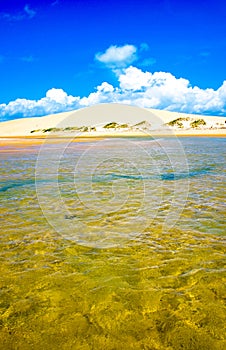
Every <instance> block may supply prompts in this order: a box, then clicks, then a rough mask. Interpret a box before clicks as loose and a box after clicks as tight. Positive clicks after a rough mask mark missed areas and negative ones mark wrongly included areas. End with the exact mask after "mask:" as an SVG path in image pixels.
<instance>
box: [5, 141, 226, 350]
mask: <svg viewBox="0 0 226 350" xmlns="http://www.w3.org/2000/svg"><path fill="white" fill-rule="evenodd" d="M96 142H98V141H96ZM134 142H140V143H142V147H143V148H144V149H145V151H150V150H152V153H150V152H149V153H148V154H149V157H150V154H151V158H150V162H151V163H150V162H149V163H148V164H147V162H145V161H144V160H145V156H144V158H142V157H140V158H139V167H138V166H137V164H135V163H133V164H132V162H130V163H128V162H127V163H126V162H122V157H121V155H122V153H120V152H122V151H121V149H120V151H118V154H120V156H119V158H118V160H117V161H115V162H112V161H108V160H107V159H106V160H103V162H102V163H100V161H99V160H100V158H101V157H103V155H104V154H106V152H111V150H112V148H111V147H110V146H109V149H108V148H107V147H105V149H104V150H103V147H99V149H98V147H96V148H95V152H91V153H90V159H89V162H88V163H87V159H88V158H87V157H88V155H87V154H86V158H85V159H84V162H82V161H81V156H82V155H83V154H84V152H85V151H86V150H87V147H88V146H89V144H88V143H79V144H76V143H74V144H73V145H69V146H68V147H67V150H66V151H65V152H64V155H63V157H62V158H61V162H60V166H59V167H58V174H57V182H58V185H59V186H58V188H59V191H60V195H61V199H62V201H63V203H64V205H65V207H66V208H67V212H65V209H64V208H63V207H61V206H59V203H58V202H57V200H56V199H57V195H56V193H53V190H52V189H53V188H55V187H54V182H56V177H55V176H53V175H54V174H52V173H50V172H48V171H46V172H43V176H42V177H41V176H39V177H38V178H37V182H38V184H37V186H39V188H42V189H43V193H44V194H45V196H46V197H44V198H45V200H46V206H47V209H46V210H47V211H48V213H52V215H53V217H51V218H50V221H51V220H57V221H56V222H57V225H61V227H62V230H63V228H64V227H69V228H70V229H71V231H72V233H73V235H76V239H74V240H73V239H71V238H72V237H73V235H71V237H69V238H70V239H67V238H68V237H66V236H65V235H64V234H61V230H59V231H58V232H56V230H54V229H53V227H51V226H50V225H49V224H48V222H47V221H46V219H45V218H44V216H43V213H42V210H41V208H40V205H39V202H38V200H37V194H36V189H35V164H36V159H37V154H38V147H33V148H32V147H31V148H29V149H26V148H25V149H24V150H23V149H20V152H12V151H11V150H10V149H8V150H7V149H6V148H5V149H2V151H4V152H2V153H1V170H0V175H1V178H0V220H1V233H0V235H1V248H0V249H1V250H0V252H1V255H0V257H1V264H0V270H1V274H0V288H1V289H0V312H1V318H0V325H1V328H0V339H1V344H0V349H4V350H5V349H21V350H24V349H76V350H77V349H111V350H114V349H122V350H124V349H153V350H155V349H156V350H157V349H162V350H168V349H169V350H174V349H186V350H194V349H197V350H206V349H211V350H212V349H213V350H215V349H216V350H218V349H222V350H223V349H224V348H225V341H224V339H225V334H224V331H223V330H224V324H225V309H224V300H225V299H224V298H225V288H224V283H223V282H224V278H225V269H224V267H225V260H224V257H225V256H224V251H225V245H224V244H225V240H224V238H225V236H224V234H225V211H226V210H225V209H226V208H225V168H224V164H225V158H224V157H225V154H224V150H225V139H214V138H211V139H208V138H185V139H181V143H182V145H183V147H184V149H185V152H186V157H187V160H188V163H189V169H188V170H187V169H180V168H178V169H177V170H178V171H177V172H175V171H173V169H172V164H171V165H170V164H169V161H168V160H169V157H166V156H165V154H164V152H163V151H162V148H160V147H159V146H158V144H155V143H152V142H149V141H145V140H137V141H136V140H135V141H134ZM162 142H163V143H164V144H165V145H167V143H168V144H170V140H168V139H166V140H163V141H162ZM93 143H94V142H92V143H90V144H93ZM115 145H116V144H115ZM118 145H119V144H118ZM117 147H118V146H115V150H116V151H117ZM55 149H56V145H55V146H54V145H49V151H48V152H49V153H48V152H47V155H48V165H49V169H51V162H54V157H53V155H54V150H55ZM130 150H131V147H130ZM116 151H115V152H116ZM123 151H124V152H126V151H127V150H126V149H124V150H123ZM170 152H171V153H172V154H177V150H176V149H174V148H173V147H171V149H170ZM116 153H117V152H116ZM116 153H115V154H116ZM115 154H114V156H115ZM125 154H126V153H125ZM100 155H101V157H100ZM95 157H96V158H95ZM125 158H126V157H125ZM92 159H94V160H95V159H96V160H98V163H96V165H97V166H96V168H95V172H93V174H92V181H91V183H92V187H89V181H90V177H89V175H90V174H89V169H91V167H92V166H91V165H92ZM127 159H128V158H127ZM79 161H80V163H79V164H80V167H79V169H77V170H76V169H75V164H76V163H78V162H79ZM120 162H122V163H120ZM94 163H95V161H94ZM94 163H93V164H94ZM119 164H120V169H119V168H118V167H117V165H119ZM128 164H130V165H128ZM150 164H151V165H152V166H150ZM156 164H157V167H156V166H154V165H156ZM47 170H48V169H47ZM119 170H120V171H119ZM186 181H189V191H188V193H187V198H186V203H185V206H184V208H183V211H182V213H181V216H180V218H179V220H178V221H177V223H176V225H175V226H174V227H173V228H172V227H171V228H170V229H169V230H168V231H166V230H165V231H162V227H163V225H164V222H165V220H166V218H167V217H169V215H170V214H172V215H173V213H172V211H171V209H170V206H171V202H173V201H175V198H173V194H175V186H176V187H177V188H179V189H180V188H181V189H183V188H186V187H184V186H185V183H186ZM144 185H145V186H146V187H145V186H144ZM148 186H149V187H148ZM144 188H145V189H144ZM145 191H146V192H145ZM178 193H179V192H178ZM146 197H147V198H146ZM117 201H118V202H117ZM119 201H120V205H119V204H118V203H119ZM101 203H102V207H101V210H98V208H99V206H100V204H101ZM108 203H111V206H112V207H111V208H110V206H109V205H108ZM179 204H180V198H179ZM183 204H184V203H183ZM109 208H110V209H112V210H110V209H109ZM138 213H139V215H138ZM56 216H57V218H56ZM144 222H145V224H144ZM131 223H132V224H131ZM141 228H142V229H141ZM80 229H81V230H83V232H78V231H79V230H80ZM120 230H121V231H120ZM62 232H63V231H62ZM120 232H121V235H122V236H123V237H124V238H125V239H124V240H123V241H122V242H124V244H120V245H116V244H115V245H114V244H112V246H111V245H109V246H107V247H102V248H101V247H99V246H98V244H97V246H95V245H93V244H92V243H93V241H95V240H97V239H98V240H100V242H102V239H103V242H105V240H106V239H108V240H109V236H110V235H111V234H112V242H113V243H116V241H117V240H120V239H121V237H119V235H120ZM89 234H90V235H91V236H92V239H91V241H90V242H89V241H87V244H84V242H85V240H87V237H88V236H89ZM105 236H107V237H105ZM110 238H111V237H110ZM120 242H121V241H120ZM89 243H90V245H89Z"/></svg>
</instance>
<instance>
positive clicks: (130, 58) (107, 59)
mask: <svg viewBox="0 0 226 350" xmlns="http://www.w3.org/2000/svg"><path fill="white" fill-rule="evenodd" d="M95 58H96V60H97V61H99V62H101V63H104V64H105V65H106V66H108V67H110V68H121V67H126V66H128V65H129V64H131V63H132V62H134V61H136V60H137V48H136V46H134V45H124V46H116V45H113V46H110V47H109V48H108V49H107V50H106V51H105V52H98V53H97V54H96V56H95Z"/></svg>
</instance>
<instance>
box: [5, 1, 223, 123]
mask: <svg viewBox="0 0 226 350" xmlns="http://www.w3.org/2000/svg"><path fill="white" fill-rule="evenodd" d="M0 38H1V41H0V83H1V89H0V120H7V119H12V118H16V117H27V116H34V115H45V114H48V113H52V112H53V113H56V112H60V111H64V110H70V109H75V108H81V107H86V106H89V105H92V104H94V103H102V102H122V103H129V104H134V105H138V106H141V107H151V108H159V109H168V110H176V111H183V112H189V113H203V114H215V115H226V82H225V83H224V81H225V80H226V65H225V62H226V4H225V2H224V1H219V0H215V1H208V0H205V1H203V0H197V1H193V0H190V1H188V0H183V1H176V0H150V1H142V2H139V1H133V0H130V1H122V0H121V1H117V0H115V1H111V0H109V1H106V0H105V1H102V0H99V1H93V0H83V1H82V0H75V1H71V0H45V1H43V0H39V1H35V0H30V1H28V0H25V1H11V0H7V1H6V0H5V1H4V0H3V1H1V0H0Z"/></svg>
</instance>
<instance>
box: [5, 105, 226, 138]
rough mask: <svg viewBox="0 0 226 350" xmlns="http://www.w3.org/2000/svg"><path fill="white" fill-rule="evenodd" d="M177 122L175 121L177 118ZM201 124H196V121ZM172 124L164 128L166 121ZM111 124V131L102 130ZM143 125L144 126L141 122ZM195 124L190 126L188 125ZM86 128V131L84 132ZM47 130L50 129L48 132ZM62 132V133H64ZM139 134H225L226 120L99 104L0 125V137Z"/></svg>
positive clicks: (223, 118)
mask: <svg viewBox="0 0 226 350" xmlns="http://www.w3.org/2000/svg"><path fill="white" fill-rule="evenodd" d="M178 118H180V119H179V121H177V119H178ZM200 119H201V120H203V121H204V123H203V124H204V125H202V123H201V125H196V124H198V123H196V121H197V120H200ZM172 121H176V122H173V123H171V124H173V125H168V123H169V122H172ZM112 122H115V123H117V126H116V127H115V128H113V127H112V128H111V127H110V128H106V127H105V128H104V126H106V124H109V123H112ZM142 122H144V123H142ZM192 122H195V123H196V124H193V126H195V127H192V126H191V123H192ZM87 128H88V130H87ZM48 129H52V130H50V131H48ZM65 129H66V130H65ZM143 133H153V134H168V133H175V134H176V135H225V136H226V117H215V116H208V117H207V116H203V115H193V114H185V113H178V112H168V111H162V110H155V109H142V108H138V107H133V106H127V105H121V104H101V105H97V106H92V107H90V108H85V109H80V110H76V111H72V112H65V113H59V114H52V115H48V116H44V117H34V118H23V119H16V120H12V121H7V122H1V123H0V137H16V136H31V137H36V136H39V137H40V136H47V135H53V136H71V135H73V134H75V135H77V134H79V136H85V137H87V136H102V135H103V136H104V135H139V134H143Z"/></svg>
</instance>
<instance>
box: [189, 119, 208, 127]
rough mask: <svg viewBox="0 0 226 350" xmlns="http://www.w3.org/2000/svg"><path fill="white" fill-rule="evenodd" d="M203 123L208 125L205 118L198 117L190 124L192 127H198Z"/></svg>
mask: <svg viewBox="0 0 226 350" xmlns="http://www.w3.org/2000/svg"><path fill="white" fill-rule="evenodd" d="M202 125H206V122H205V120H204V119H196V120H194V121H193V122H191V123H190V126H191V127H192V128H197V127H199V126H202Z"/></svg>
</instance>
